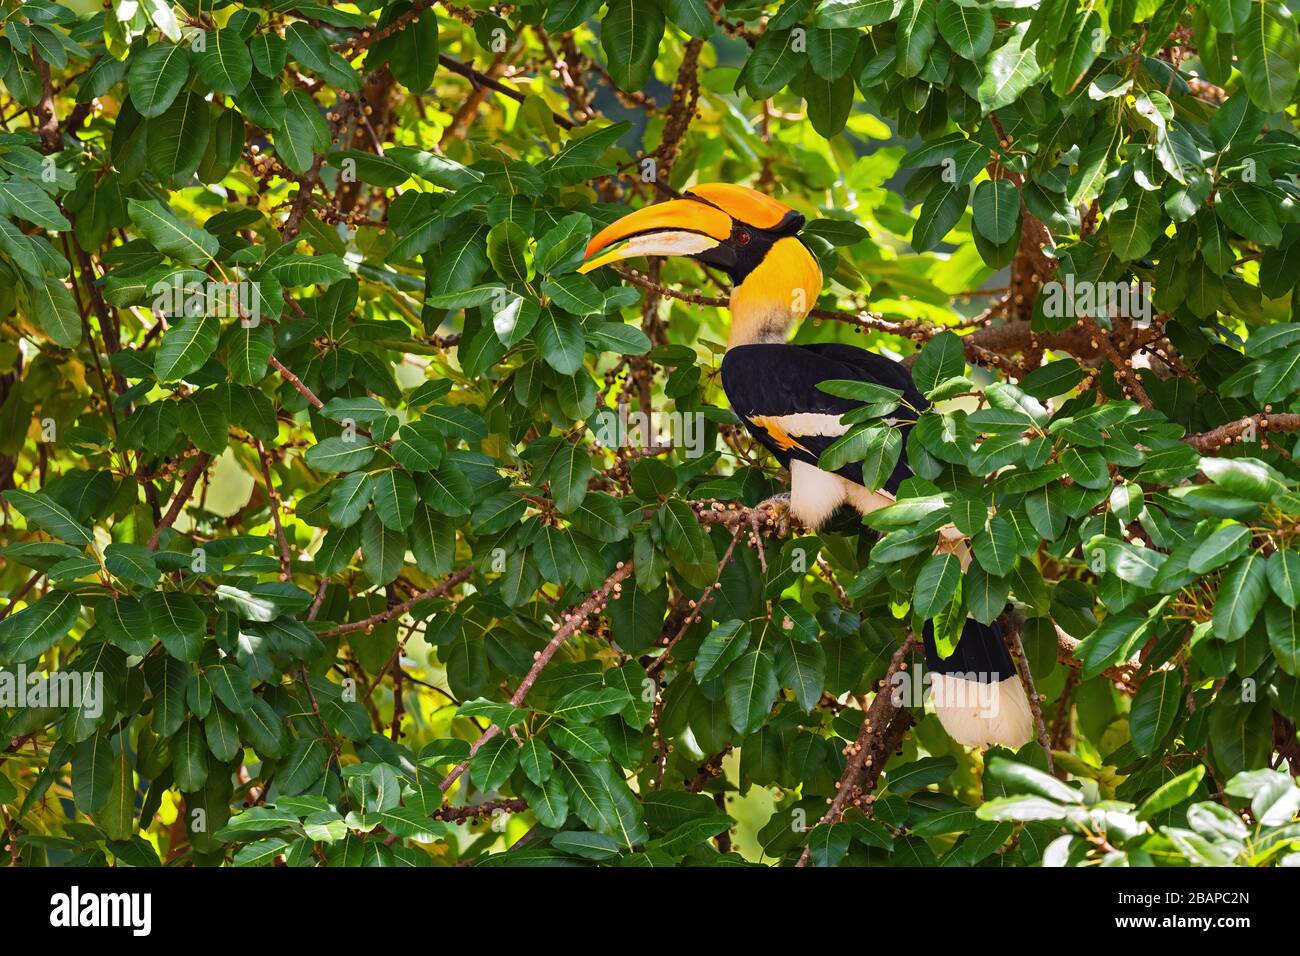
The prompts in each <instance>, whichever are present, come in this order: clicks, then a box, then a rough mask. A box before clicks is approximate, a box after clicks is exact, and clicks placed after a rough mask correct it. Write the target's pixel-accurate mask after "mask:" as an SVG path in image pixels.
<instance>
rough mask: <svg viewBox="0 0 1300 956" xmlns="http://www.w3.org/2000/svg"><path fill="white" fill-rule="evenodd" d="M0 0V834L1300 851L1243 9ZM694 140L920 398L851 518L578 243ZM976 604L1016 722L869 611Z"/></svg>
mask: <svg viewBox="0 0 1300 956" xmlns="http://www.w3.org/2000/svg"><path fill="white" fill-rule="evenodd" d="M0 20H2V21H3V31H2V32H0V322H2V323H3V324H2V326H0V489H5V490H4V494H3V498H4V505H3V507H4V516H5V519H6V520H5V525H4V531H3V542H2V543H3V547H2V548H0V557H2V558H3V567H2V568H0V590H3V591H4V592H5V593H6V594H7V595H8V599H7V601H6V603H5V606H4V607H3V609H0V616H2V617H3V620H0V664H2V665H3V666H4V668H5V670H3V671H0V743H3V744H4V745H5V747H4V752H3V755H0V812H2V813H3V821H2V822H3V825H4V830H5V834H6V838H5V841H4V842H5V844H6V846H7V852H6V853H4V854H3V857H2V859H3V863H4V864H7V865H36V864H43V863H67V862H77V863H103V862H115V863H117V864H120V865H133V866H136V865H157V864H158V863H160V862H166V863H195V864H215V863H220V862H234V863H236V864H248V865H270V864H277V863H287V864H288V865H312V864H331V865H340V864H355V865H362V864H364V865H428V864H434V865H447V864H452V863H459V862H465V861H472V862H479V863H494V864H500V863H507V864H508V863H512V862H543V861H546V862H584V861H587V862H590V861H609V862H615V863H621V864H628V865H636V864H656V865H659V864H664V863H673V862H683V861H684V862H689V863H694V864H708V863H714V864H717V863H738V862H742V861H745V860H748V861H756V862H764V863H768V864H772V863H781V864H786V865H789V864H793V863H795V862H796V861H800V860H803V861H805V862H810V863H812V864H817V865H835V864H864V863H867V864H889V863H893V864H899V863H902V864H934V863H936V862H943V863H946V864H954V863H960V864H979V863H986V864H987V863H996V862H1002V863H1006V864H1014V865H1035V864H1038V863H1040V862H1048V863H1056V864H1059V863H1078V864H1095V863H1098V862H1105V863H1109V864H1116V863H1133V864H1150V863H1160V864H1165V863H1188V862H1191V863H1197V864H1205V863H1212V864H1213V863H1242V864H1262V863H1276V862H1279V861H1284V860H1285V861H1289V862H1295V861H1296V860H1297V859H1298V858H1300V857H1297V856H1296V855H1295V850H1294V849H1293V848H1295V847H1297V845H1300V824H1297V823H1296V822H1295V820H1296V810H1297V806H1298V805H1300V788H1297V787H1296V786H1295V785H1294V783H1293V781H1292V779H1291V774H1295V773H1300V744H1298V743H1297V737H1296V722H1297V720H1300V545H1297V544H1296V539H1297V537H1300V468H1297V466H1296V464H1295V462H1294V461H1293V458H1292V451H1293V450H1294V448H1295V442H1294V438H1293V435H1292V433H1293V432H1296V431H1297V430H1300V414H1297V413H1300V403H1298V402H1297V398H1298V397H1300V296H1297V295H1296V293H1295V284H1296V279H1297V276H1300V205H1298V204H1300V190H1298V189H1297V179H1296V176H1297V173H1298V172H1300V139H1298V138H1297V130H1296V85H1297V77H1298V76H1300V37H1298V36H1297V28H1296V23H1295V20H1294V18H1293V16H1292V13H1291V12H1290V10H1289V9H1288V6H1287V4H1286V3H1284V2H1283V0H1262V2H1261V0H1193V2H1191V3H1185V2H1183V0H1164V2H1156V0H1102V2H1100V3H1098V2H1089V3H1087V4H1080V3H1078V2H1077V0H1044V2H1043V3H1041V4H1031V3H1026V2H1023V0H992V2H986V0H821V2H820V3H817V2H814V0H786V2H784V3H782V4H779V5H778V4H761V3H726V4H725V5H724V4H723V3H721V2H718V0H662V2H661V0H610V2H608V4H605V3H603V2H602V0H564V2H559V3H551V4H537V3H528V2H524V3H517V4H510V5H498V6H492V7H488V6H486V5H484V4H482V3H479V2H477V0H470V2H468V3H467V4H465V5H463V6H461V5H453V4H441V3H440V4H436V5H435V4H434V3H432V2H428V0H414V2H410V0H397V2H387V0H354V2H353V3H346V4H345V3H324V2H296V0H275V2H273V0H264V2H220V0H219V2H217V3H206V4H197V3H193V2H190V0H180V2H176V3H169V2H165V0H143V2H137V0H104V3H103V4H102V6H101V4H100V3H98V2H92V0H65V2H63V3H53V2H45V0H30V2H21V3H19V2H16V0H3V2H0ZM695 182H734V183H747V184H750V185H753V186H754V187H755V188H758V189H760V190H763V191H765V192H769V193H771V194H773V195H776V196H778V197H779V198H781V199H782V200H783V201H784V202H787V203H789V204H790V205H792V206H794V207H796V208H798V209H799V210H800V211H802V212H804V213H805V214H806V216H807V217H808V220H809V226H808V228H807V230H806V232H805V238H806V241H807V242H808V244H809V246H810V247H811V248H813V250H814V251H815V252H816V254H817V255H818V257H819V258H820V259H821V262H822V266H823V271H824V273H825V275H826V278H827V282H826V285H825V287H824V288H823V295H822V298H821V300H820V301H819V302H818V303H817V305H818V309H817V310H816V311H815V312H814V314H813V317H812V318H810V319H809V320H808V321H807V322H805V323H804V324H803V326H802V327H801V328H800V330H799V331H798V333H797V337H796V341H800V342H805V341H844V342H851V343H854V344H858V345H863V346H866V347H870V348H873V349H876V350H878V351H881V352H883V353H885V354H889V355H893V356H896V357H899V358H904V357H907V358H908V359H909V361H914V365H913V372H914V376H915V379H916V381H917V384H918V386H919V387H920V388H921V390H922V391H923V392H926V393H927V394H928V395H930V397H932V398H935V399H937V400H938V405H937V407H936V409H935V410H933V411H931V412H927V413H926V414H925V415H923V416H922V419H921V421H920V423H919V424H918V426H917V427H916V428H915V429H914V430H913V431H912V432H911V434H910V436H909V438H908V439H907V442H906V452H907V455H908V458H909V460H910V462H911V464H912V467H913V469H914V471H915V477H914V478H912V479H910V480H909V481H908V482H907V483H905V485H904V486H903V488H902V489H901V490H900V495H899V501H898V503H897V504H896V505H894V506H892V507H890V508H887V509H885V510H883V511H880V512H877V513H875V514H873V515H871V516H870V517H869V518H868V519H867V520H866V522H865V526H864V527H862V528H860V529H855V528H854V527H853V526H852V525H849V526H847V527H846V526H844V525H837V526H836V527H835V530H834V531H824V532H823V533H821V534H820V535H810V534H807V533H803V532H801V531H800V529H797V528H796V529H789V528H787V527H785V526H784V524H783V523H782V522H781V521H780V520H778V515H777V513H776V512H775V511H773V510H772V509H770V508H759V509H755V508H754V506H755V505H757V504H758V503H759V502H760V501H763V500H764V499H766V498H767V497H768V496H769V495H771V494H772V493H773V492H776V491H779V490H780V489H781V487H782V484H783V476H782V475H781V474H780V472H779V470H778V469H777V467H776V465H775V463H774V461H773V460H772V459H771V457H770V456H769V455H767V454H766V453H765V452H763V450H762V449H761V448H760V447H759V446H757V445H756V444H754V443H753V442H752V441H751V440H750V439H749V438H748V437H747V436H746V435H745V433H744V432H743V431H742V430H740V429H739V428H738V426H737V419H736V418H735V416H734V415H733V414H732V413H731V412H730V410H729V409H727V407H726V402H725V398H724V396H723V395H722V392H721V388H720V385H719V383H718V376H717V370H718V365H719V363H720V361H721V355H722V350H723V346H722V345H720V344H719V343H720V342H723V341H725V340H726V320H727V313H726V309H725V299H726V293H727V290H726V285H725V281H723V280H722V279H721V278H720V277H719V276H717V275H716V274H714V273H710V272H703V271H701V270H700V268H699V267H698V266H696V265H694V264H691V263H689V262H685V261H681V260H672V261H666V262H663V263H659V262H652V263H650V264H649V265H648V266H645V265H643V266H641V269H640V270H639V271H624V272H621V273H620V272H616V271H615V270H609V269H606V270H600V271H598V272H593V273H592V274H591V275H589V276H584V275H579V274H577V273H576V272H575V267H576V266H577V264H578V263H579V262H580V261H581V258H582V255H583V251H584V248H585V245H586V243H587V241H588V239H589V238H590V236H591V235H592V233H593V231H594V230H596V229H598V228H599V227H600V226H601V225H602V224H605V223H607V222H610V221H612V220H613V219H615V218H617V217H618V216H620V215H621V214H622V213H623V212H624V211H625V210H626V209H627V208H628V207H629V206H638V205H642V204H645V203H649V202H653V201H656V200H658V199H660V198H664V197H666V196H669V195H672V194H673V193H674V191H675V190H677V189H681V188H685V187H687V186H689V185H690V184H692V183H695ZM1133 289H1137V290H1139V293H1140V294H1138V295H1130V292H1131V290H1133ZM1146 290H1149V291H1150V293H1151V298H1146V297H1145V291H1146ZM972 299H974V300H975V301H974V302H972V301H971V300H972ZM1108 302H1109V303H1110V304H1115V303H1120V304H1121V305H1124V306H1125V308H1120V309H1114V308H1110V309H1108V308H1105V307H1104V306H1105V305H1106V303H1108ZM868 310H870V311H868ZM855 397H859V398H861V399H863V400H864V401H865V402H866V405H865V406H864V409H865V410H864V411H862V412H859V413H854V415H855V420H854V428H853V430H852V431H851V432H850V433H849V434H848V435H846V436H845V437H844V439H842V441H841V443H840V444H839V445H838V446H837V448H836V449H835V451H834V452H833V454H834V455H835V456H836V458H837V460H839V461H851V460H863V461H864V462H865V464H866V472H867V474H868V475H871V474H875V475H876V476H877V478H878V480H879V479H880V478H882V477H883V476H884V475H887V474H888V473H889V471H890V469H891V468H892V465H893V463H894V461H895V460H896V459H897V457H898V455H899V454H900V453H901V452H902V450H903V445H904V443H903V441H902V439H901V438H900V437H899V433H898V432H897V431H895V430H894V428H892V427H891V426H890V425H889V424H888V423H886V422H881V421H880V420H879V419H878V418H877V417H875V416H878V415H879V413H880V412H881V411H886V410H888V408H889V406H890V401H889V396H888V395H887V394H882V393H880V392H879V391H877V392H874V393H873V392H871V390H861V391H860V392H859V394H857V395H856V396H855ZM620 407H623V408H624V411H626V410H627V409H630V410H631V412H632V413H636V412H648V413H653V414H654V416H655V422H656V423H662V422H663V421H665V420H671V421H673V422H675V423H676V424H677V425H678V426H679V427H678V429H677V431H676V432H675V433H674V434H673V435H672V436H671V437H672V439H673V440H672V441H671V442H669V441H665V440H661V439H659V438H657V437H655V436H654V435H650V434H648V431H649V430H648V429H642V430H640V432H637V433H635V435H633V436H627V435H621V434H619V430H618V429H617V428H615V429H614V430H613V431H612V432H611V428H610V423H611V421H615V422H617V421H619V419H620V418H621V415H622V414H623V413H621V412H620ZM610 416H613V418H612V419H611V417H610ZM691 423H696V424H698V426H699V431H698V434H696V435H694V436H693V438H692V436H691V433H690V431H689V428H688V427H687V426H688V425H689V424H691ZM684 438H685V439H687V440H683V439H684ZM948 522H953V523H955V524H956V525H957V527H958V528H959V529H960V530H961V531H962V532H963V533H964V534H966V535H969V536H970V539H971V542H972V549H973V553H974V557H975V561H974V564H973V565H972V566H971V568H970V570H969V572H968V573H967V574H965V575H963V574H961V573H960V570H959V567H958V566H957V561H956V558H955V557H953V556H952V555H946V556H932V554H931V552H932V550H933V545H934V541H935V533H936V531H937V529H938V528H939V527H940V526H941V525H944V524H946V523H948ZM1009 598H1010V599H1012V600H1014V601H1015V602H1016V603H1017V604H1018V605H1019V606H1020V610H1021V613H1020V614H1019V615H1018V616H1017V618H1016V620H1015V621H1012V620H1010V619H1004V620H1005V621H1006V623H1007V625H1008V631H1009V634H1010V635H1011V645H1012V648H1013V650H1014V651H1015V652H1016V656H1017V658H1018V660H1019V663H1020V664H1021V665H1022V667H1023V668H1025V669H1026V671H1025V676H1026V677H1028V676H1030V675H1032V679H1033V680H1032V685H1033V686H1034V690H1035V693H1036V694H1037V695H1039V696H1040V697H1041V702H1040V703H1041V706H1039V707H1037V708H1036V712H1037V713H1036V716H1037V717H1038V729H1039V731H1040V733H1039V737H1040V739H1039V740H1037V741H1035V742H1032V743H1030V744H1028V745H1027V746H1026V747H1024V748H1023V749H1022V750H1021V752H1020V753H1018V754H1010V753H1007V752H1001V753H997V754H981V753H979V752H972V751H967V750H966V749H964V748H962V747H959V746H957V745H956V744H954V743H953V742H952V741H951V740H950V739H949V738H948V737H947V736H946V735H945V733H944V731H943V729H942V728H941V727H940V726H939V724H938V722H937V720H936V718H935V717H934V716H933V714H931V713H927V711H926V709H925V708H924V706H923V704H922V700H921V694H920V693H919V692H918V691H919V688H920V687H921V686H922V685H921V680H920V677H919V675H918V670H919V669H920V665H921V660H920V655H919V654H917V653H916V645H915V642H914V641H913V640H911V639H910V638H909V634H910V633H919V628H920V622H921V621H923V620H926V619H930V618H935V619H936V620H937V621H938V622H939V628H938V629H939V631H940V637H941V641H943V640H948V639H949V638H950V635H951V633H952V622H954V621H958V622H959V621H960V620H962V619H963V618H964V616H965V614H966V613H970V614H972V615H974V616H975V617H977V618H979V619H981V620H985V621H991V620H993V619H994V618H996V617H998V616H999V615H1000V614H1002V612H1003V608H1004V606H1005V604H1006V603H1007V601H1008V599H1009ZM28 673H30V674H38V673H44V674H49V673H53V674H56V675H64V676H70V675H82V676H83V677H84V678H85V680H86V682H87V683H86V686H88V687H91V686H94V679H95V678H101V679H102V700H101V701H100V704H101V705H102V706H98V707H84V706H83V707H68V706H66V705H60V704H58V703H57V702H56V701H54V700H53V699H52V698H50V699H42V698H38V697H36V696H32V695H29V694H27V693H26V692H25V691H24V693H23V694H22V699H17V698H15V696H14V694H15V693H16V691H15V687H16V685H15V683H14V681H13V679H12V675H15V674H28ZM6 675H10V679H9V682H8V684H6V683H5V682H4V681H5V676H6ZM886 678H888V684H886V685H883V686H884V687H885V688H886V689H885V691H884V692H881V693H876V691H877V690H878V689H880V687H881V686H882V685H880V684H878V683H877V682H879V681H881V680H883V679H886ZM33 686H35V685H33ZM46 686H47V687H50V686H53V685H46ZM6 687H8V688H9V690H8V693H9V695H10V696H8V697H5V696H3V695H4V694H5V693H6V690H5V689H6ZM864 711H866V715H865V719H864ZM1288 770H1289V771H1290V772H1291V773H1290V774H1288V772H1287V771H1288ZM1288 854H1290V856H1288Z"/></svg>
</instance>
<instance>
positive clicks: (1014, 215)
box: [952, 3, 1020, 244]
mask: <svg viewBox="0 0 1300 956" xmlns="http://www.w3.org/2000/svg"><path fill="white" fill-rule="evenodd" d="M952 7H953V8H955V9H958V10H964V9H966V8H965V7H960V6H957V5H956V4H955V3H954V4H953V5H952ZM971 211H972V212H973V214H974V217H975V228H976V229H978V230H979V231H980V234H981V235H982V236H984V238H985V239H987V240H989V241H990V242H994V243H998V244H1001V243H1004V242H1006V241H1007V240H1009V239H1010V238H1011V237H1012V236H1014V235H1015V233H1016V228H1017V227H1018V226H1019V225H1020V193H1019V192H1018V191H1017V190H1016V187H1015V186H1013V185H1012V184H1011V181H1010V180H1007V179H999V180H996V181H993V180H985V181H984V182H982V183H980V184H979V185H978V186H976V187H975V195H974V198H973V199H972V200H971Z"/></svg>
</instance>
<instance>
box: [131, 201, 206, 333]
mask: <svg viewBox="0 0 1300 956" xmlns="http://www.w3.org/2000/svg"><path fill="white" fill-rule="evenodd" d="M126 205H127V213H128V215H129V216H130V217H131V222H132V223H134V224H135V227H136V228H137V229H139V230H140V232H142V233H143V234H144V237H145V238H146V239H148V240H149V241H150V242H151V243H152V244H153V246H154V248H155V249H157V250H158V251H159V252H162V253H165V254H166V255H169V256H172V257H173V258H176V259H179V260H181V261H182V262H185V263H188V264H190V265H193V266H197V265H202V264H203V263H205V262H210V261H211V260H212V259H213V257H214V256H216V254H217V250H218V249H219V248H220V246H219V245H218V243H217V238H216V236H214V235H212V234H211V233H209V232H205V231H204V230H202V229H196V228H194V227H193V226H191V225H189V224H188V223H184V222H181V221H180V220H179V219H177V218H176V217H175V216H173V215H172V214H171V212H170V211H169V210H168V209H167V207H166V206H164V205H163V204H162V203H160V202H158V201H157V200H155V199H150V200H140V199H128V200H127V204H126ZM214 348H215V341H214Z"/></svg>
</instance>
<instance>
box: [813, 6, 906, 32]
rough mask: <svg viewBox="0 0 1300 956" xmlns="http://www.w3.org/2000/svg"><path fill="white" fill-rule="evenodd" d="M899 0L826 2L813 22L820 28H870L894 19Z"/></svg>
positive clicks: (820, 7)
mask: <svg viewBox="0 0 1300 956" xmlns="http://www.w3.org/2000/svg"><path fill="white" fill-rule="evenodd" d="M896 8H897V0H824V2H823V3H821V4H819V5H818V7H817V12H816V13H815V14H814V16H813V22H814V23H815V24H816V25H817V26H819V27H829V28H836V27H870V26H875V25H876V24H878V23H884V22H885V21H887V20H890V19H892V18H893V16H894V14H895V10H896Z"/></svg>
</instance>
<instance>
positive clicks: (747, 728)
mask: <svg viewBox="0 0 1300 956" xmlns="http://www.w3.org/2000/svg"><path fill="white" fill-rule="evenodd" d="M723 687H724V690H725V693H726V698H727V717H728V719H729V720H730V721H731V726H732V727H733V728H734V729H735V730H736V732H737V733H740V734H751V733H753V732H754V731H756V730H757V729H758V728H759V727H761V726H762V725H763V724H764V723H766V722H767V718H768V714H769V713H770V711H771V709H772V704H773V702H774V701H775V700H776V695H777V693H778V692H779V691H780V689H781V686H780V684H779V683H778V682H777V679H776V669H775V668H774V667H773V666H772V659H771V657H769V656H768V654H767V652H765V651H764V650H763V649H762V648H755V649H754V650H752V651H749V652H748V653H746V654H744V655H742V656H741V657H740V659H739V660H737V661H736V662H735V663H733V664H732V665H731V666H730V667H728V668H727V672H726V674H724V675H723Z"/></svg>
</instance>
